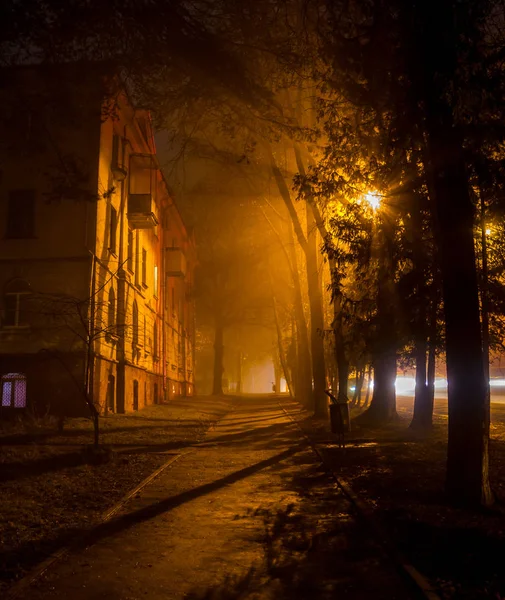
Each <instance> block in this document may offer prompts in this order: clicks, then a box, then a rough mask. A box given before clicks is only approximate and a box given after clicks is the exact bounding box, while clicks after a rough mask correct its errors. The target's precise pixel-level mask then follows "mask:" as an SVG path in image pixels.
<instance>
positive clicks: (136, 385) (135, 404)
mask: <svg viewBox="0 0 505 600" xmlns="http://www.w3.org/2000/svg"><path fill="white" fill-rule="evenodd" d="M138 409H139V382H138V381H137V380H136V379H134V380H133V410H138Z"/></svg>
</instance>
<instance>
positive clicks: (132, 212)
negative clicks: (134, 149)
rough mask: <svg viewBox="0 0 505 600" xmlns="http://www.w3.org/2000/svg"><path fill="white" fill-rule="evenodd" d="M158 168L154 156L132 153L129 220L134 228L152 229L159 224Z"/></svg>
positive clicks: (129, 180)
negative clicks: (157, 216)
mask: <svg viewBox="0 0 505 600" xmlns="http://www.w3.org/2000/svg"><path fill="white" fill-rule="evenodd" d="M157 181H158V168H157V165H156V161H155V158H154V156H152V155H150V154H132V155H131V156H130V168H129V177H128V221H129V222H130V226H131V227H132V228H133V229H152V228H153V227H155V226H156V225H157V224H158V219H157V218H156V215H155V213H154V209H155V207H156V191H157Z"/></svg>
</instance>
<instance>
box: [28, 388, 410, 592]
mask: <svg viewBox="0 0 505 600" xmlns="http://www.w3.org/2000/svg"><path fill="white" fill-rule="evenodd" d="M22 597H23V598H26V599H30V600H38V599H42V598H44V599H50V598H67V599H68V600H81V599H82V600H84V599H95V598H96V599H102V598H103V599H107V600H140V599H143V598H149V599H150V598H152V599H160V600H161V599H163V600H175V599H177V600H178V599H183V598H184V599H188V600H189V599H191V600H196V599H204V598H205V599H207V600H211V599H212V600H218V599H222V600H225V599H226V600H231V599H238V598H240V599H246V598H247V599H249V600H263V599H270V598H275V599H276V600H280V599H282V598H285V599H286V600H291V599H295V600H297V599H300V600H301V599H303V600H312V599H314V600H318V599H330V598H332V599H335V598H363V599H365V598H374V600H378V599H384V600H386V599H387V600H394V599H400V600H404V599H409V598H411V597H412V596H411V595H410V592H409V591H408V590H407V588H405V587H404V583H403V580H402V579H401V578H400V576H399V575H398V574H397V573H396V571H395V570H394V568H393V567H392V566H391V565H390V563H389V562H388V560H387V559H386V558H384V556H383V555H382V553H381V551H380V549H379V548H378V547H377V545H376V544H375V543H374V542H373V541H372V540H371V539H370V538H369V536H368V532H367V531H366V526H365V525H363V524H362V523H361V521H360V520H358V519H357V518H356V516H355V514H354V512H353V509H352V507H351V506H350V504H349V502H348V501H347V500H346V498H345V497H344V496H343V495H342V494H341V492H340V491H339V490H338V489H337V488H336V486H335V483H334V481H333V480H332V478H331V477H330V476H329V475H328V474H327V473H326V472H325V470H324V469H323V468H322V466H321V464H320V462H319V460H318V458H317V456H316V454H315V453H314V452H313V451H312V450H311V448H310V447H309V446H307V444H306V442H305V440H304V439H303V437H302V436H301V434H300V432H299V429H298V428H297V427H296V426H295V425H294V424H293V423H292V422H291V421H290V420H289V419H288V417H286V415H285V414H284V413H283V412H282V411H281V410H280V409H279V405H278V404H277V401H276V400H275V399H274V398H272V397H268V396H263V397H250V398H248V397H244V398H241V399H239V400H237V405H236V409H235V410H234V411H233V412H231V413H230V414H228V415H227V417H226V418H224V419H223V420H222V421H221V422H220V423H219V424H218V425H217V426H216V427H215V429H214V430H213V431H211V432H209V433H208V435H207V437H206V439H205V441H204V442H203V443H201V444H199V445H198V446H196V447H194V448H192V449H191V450H190V451H189V452H188V453H184V454H183V455H182V456H181V457H180V458H179V459H178V460H177V461H175V462H174V463H173V464H172V465H171V466H170V467H168V468H167V469H166V470H165V471H164V472H163V473H162V474H161V475H160V476H159V477H158V478H157V479H155V480H154V481H153V482H152V483H151V484H150V485H148V486H147V487H146V488H144V489H143V490H142V492H141V493H140V494H139V495H137V496H136V497H135V498H133V499H132V500H131V501H130V502H129V503H128V504H127V505H126V507H125V508H124V510H123V512H122V513H120V514H119V515H117V516H116V517H115V518H114V519H113V520H112V521H111V522H110V523H108V524H106V525H105V526H102V527H101V528H99V529H98V530H97V532H96V536H95V539H94V543H92V544H91V545H89V546H88V547H82V548H80V549H76V550H74V551H73V552H72V553H70V554H69V555H67V556H66V558H65V559H63V560H62V561H61V562H60V563H58V564H57V565H55V566H54V567H52V568H51V569H50V570H49V571H48V572H47V573H46V575H45V576H44V578H43V579H41V580H39V581H37V582H35V583H34V584H32V586H31V587H30V588H28V589H26V590H25V591H24V595H23V596H22Z"/></svg>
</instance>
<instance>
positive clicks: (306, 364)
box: [289, 226, 312, 408]
mask: <svg viewBox="0 0 505 600" xmlns="http://www.w3.org/2000/svg"><path fill="white" fill-rule="evenodd" d="M289 248H290V256H291V263H292V266H293V269H292V271H293V291H294V297H293V304H294V307H295V322H296V347H297V352H296V356H297V365H298V368H297V374H296V380H297V383H298V385H297V386H296V387H295V396H296V399H297V400H298V402H300V403H301V404H303V405H304V406H306V407H310V408H312V369H311V363H310V353H309V332H308V330H307V322H306V321H305V314H304V312H303V300H302V287H301V285H300V276H299V271H298V260H297V257H296V250H295V239H294V235H293V228H292V227H291V226H289Z"/></svg>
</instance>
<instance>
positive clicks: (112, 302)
mask: <svg viewBox="0 0 505 600" xmlns="http://www.w3.org/2000/svg"><path fill="white" fill-rule="evenodd" d="M115 324H116V294H115V293H114V288H113V287H111V288H110V290H109V304H108V306H107V329H108V330H109V333H112V332H113V330H114V326H115Z"/></svg>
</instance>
